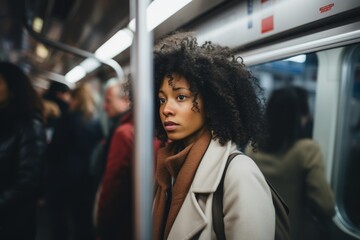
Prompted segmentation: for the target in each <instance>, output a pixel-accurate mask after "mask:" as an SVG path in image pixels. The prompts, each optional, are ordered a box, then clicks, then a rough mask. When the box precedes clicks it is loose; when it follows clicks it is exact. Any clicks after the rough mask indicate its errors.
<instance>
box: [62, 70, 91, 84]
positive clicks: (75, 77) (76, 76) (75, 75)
mask: <svg viewBox="0 0 360 240" xmlns="http://www.w3.org/2000/svg"><path fill="white" fill-rule="evenodd" d="M85 75H86V71H85V69H84V68H83V67H81V66H76V67H74V68H73V69H72V70H71V71H69V72H68V73H67V74H66V75H65V79H66V80H67V81H68V82H71V83H74V82H77V81H79V80H80V79H81V78H83V77H85Z"/></svg>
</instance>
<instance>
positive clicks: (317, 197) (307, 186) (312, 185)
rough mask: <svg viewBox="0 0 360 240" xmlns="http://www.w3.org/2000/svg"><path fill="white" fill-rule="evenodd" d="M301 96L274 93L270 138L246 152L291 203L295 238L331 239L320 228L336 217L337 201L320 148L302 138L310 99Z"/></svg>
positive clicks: (293, 92)
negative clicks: (305, 114) (257, 148)
mask: <svg viewBox="0 0 360 240" xmlns="http://www.w3.org/2000/svg"><path fill="white" fill-rule="evenodd" d="M298 93H299V88H294V87H287V88H283V89H278V90H274V92H273V93H272V95H271V96H270V98H269V101H268V104H267V110H266V114H267V120H268V132H269V138H268V140H267V142H263V143H261V144H260V145H259V149H260V151H259V152H253V151H251V150H250V149H248V151H247V153H248V154H249V155H250V156H251V157H252V158H253V159H254V160H255V162H256V163H257V164H258V166H259V167H260V169H261V171H262V172H263V173H264V175H265V176H266V177H267V179H268V180H269V181H270V182H271V183H272V184H273V185H274V186H275V188H276V189H277V190H278V191H279V193H280V195H281V196H283V198H284V200H285V202H286V203H287V204H288V206H289V209H290V223H291V232H292V239H294V240H297V239H299V240H300V239H301V240H303V239H328V238H327V237H326V236H322V235H321V234H324V233H325V231H326V230H325V229H320V226H322V227H323V228H325V225H326V224H325V223H327V222H328V221H329V220H331V217H332V216H333V215H334V213H335V210H334V198H333V194H332V191H331V188H330V186H329V184H328V182H327V180H326V178H325V168H324V160H323V157H322V154H321V149H320V147H319V146H318V144H317V143H316V142H315V141H313V140H311V139H302V138H301V136H303V133H302V131H303V129H304V125H305V121H304V120H303V119H304V117H306V116H303V115H302V114H303V111H302V106H304V105H307V102H303V101H307V99H306V98H303V97H301V96H299V95H298ZM319 221H320V223H319ZM320 230H322V232H321V231H320Z"/></svg>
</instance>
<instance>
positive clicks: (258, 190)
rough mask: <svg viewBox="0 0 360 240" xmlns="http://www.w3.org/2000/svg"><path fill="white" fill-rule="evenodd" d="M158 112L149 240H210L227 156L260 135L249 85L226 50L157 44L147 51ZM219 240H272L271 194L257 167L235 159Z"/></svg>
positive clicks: (173, 38) (184, 40)
mask: <svg viewBox="0 0 360 240" xmlns="http://www.w3.org/2000/svg"><path fill="white" fill-rule="evenodd" d="M154 64H155V90H156V94H157V109H158V110H159V112H158V116H157V121H156V130H157V135H158V138H159V139H160V140H162V141H163V142H164V145H165V146H164V147H163V148H160V149H159V151H158V156H157V162H156V189H155V191H156V192H155V200H154V201H155V202H154V210H153V211H154V212H153V218H154V233H153V238H154V239H217V237H216V234H215V232H214V230H213V225H212V223H213V217H212V201H213V194H214V192H215V190H216V188H217V186H218V185H219V182H220V179H221V177H222V175H223V171H224V168H225V164H226V161H227V159H228V157H229V155H230V154H231V153H233V152H236V151H238V150H237V149H238V148H242V147H244V146H245V145H246V144H247V143H248V142H249V141H250V140H251V141H252V143H256V142H257V141H258V139H260V137H261V136H262V131H261V129H262V128H261V126H262V124H263V123H262V121H263V120H262V119H263V117H262V104H261V101H260V99H259V98H258V97H257V96H258V95H257V93H258V90H260V88H259V86H258V84H257V82H256V79H255V78H254V77H253V76H252V75H251V74H250V73H249V72H248V71H247V70H246V68H245V66H244V64H243V63H242V62H241V61H240V62H239V59H236V58H233V57H232V56H231V53H230V50H229V49H228V48H225V47H221V46H218V45H215V44H212V43H210V42H206V43H205V44H203V45H198V44H197V39H196V38H195V37H193V36H192V35H191V34H189V33H176V34H173V35H170V36H168V37H166V38H164V39H163V40H161V41H160V42H159V43H158V44H157V45H156V46H155V51H154ZM223 214H224V217H223V219H222V220H223V222H224V230H225V236H226V239H274V234H275V210H274V207H273V203H272V198H271V192H270V189H269V187H268V185H267V183H266V180H265V179H264V176H263V175H262V173H261V172H260V170H259V168H258V167H257V166H256V164H255V163H254V162H253V161H252V160H251V159H250V158H249V157H247V156H245V155H243V154H241V155H238V156H236V157H235V158H234V159H233V160H232V162H231V164H230V165H229V168H228V170H227V173H226V177H225V180H224V196H223Z"/></svg>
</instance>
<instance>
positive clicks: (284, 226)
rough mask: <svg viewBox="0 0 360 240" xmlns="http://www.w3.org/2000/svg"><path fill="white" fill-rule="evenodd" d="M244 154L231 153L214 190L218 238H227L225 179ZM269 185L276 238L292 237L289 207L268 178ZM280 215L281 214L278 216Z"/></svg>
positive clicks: (214, 217) (214, 212)
mask: <svg viewBox="0 0 360 240" xmlns="http://www.w3.org/2000/svg"><path fill="white" fill-rule="evenodd" d="M240 154H243V153H241V152H235V153H232V154H230V156H229V158H228V159H227V161H226V165H225V169H224V172H223V175H222V177H221V180H220V183H219V186H218V187H217V189H216V191H215V192H214V197H213V204H212V218H213V228H214V232H215V235H216V238H217V239H218V240H226V237H225V228H224V213H223V195H224V179H225V174H226V171H227V168H228V166H229V164H230V162H231V160H233V158H234V157H236V156H237V155H240ZM266 182H267V183H268V186H269V187H270V190H271V196H272V200H273V202H274V203H276V204H275V205H274V207H275V211H276V228H275V239H290V235H289V233H290V225H289V220H288V214H289V208H288V207H287V205H286V203H285V201H284V200H283V199H282V198H281V196H280V195H279V194H278V193H277V192H276V190H275V189H274V187H273V186H272V185H271V184H270V182H269V181H268V180H267V179H266ZM278 215H279V216H278Z"/></svg>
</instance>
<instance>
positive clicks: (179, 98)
mask: <svg viewBox="0 0 360 240" xmlns="http://www.w3.org/2000/svg"><path fill="white" fill-rule="evenodd" d="M177 99H178V100H179V101H184V100H185V99H186V96H185V95H179V96H178V97H177Z"/></svg>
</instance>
